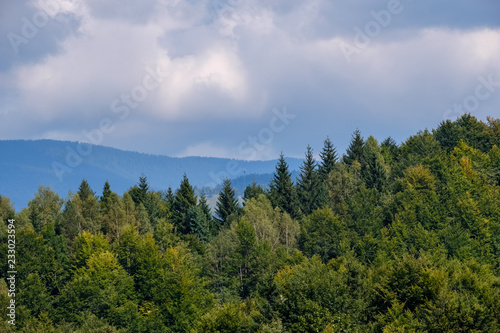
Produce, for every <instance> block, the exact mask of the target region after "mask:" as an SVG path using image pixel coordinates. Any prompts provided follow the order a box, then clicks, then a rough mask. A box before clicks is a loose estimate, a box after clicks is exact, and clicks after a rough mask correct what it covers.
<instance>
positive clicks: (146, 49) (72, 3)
mask: <svg viewBox="0 0 500 333" xmlns="http://www.w3.org/2000/svg"><path fill="white" fill-rule="evenodd" d="M54 1H55V0H54ZM40 3H41V2H35V1H31V2H15V4H14V3H13V2H9V3H6V2H2V5H1V6H2V8H1V9H2V10H1V11H0V13H2V14H0V15H2V16H1V17H0V22H1V23H0V36H2V39H1V41H0V43H2V44H1V45H0V50H2V51H0V52H2V53H1V54H0V55H1V56H2V57H1V58H0V59H2V60H0V133H2V134H1V136H0V139H14V138H23V139H38V138H51V139H61V140H80V141H82V140H87V139H88V138H87V137H86V136H85V133H87V134H88V133H93V132H92V131H94V130H97V129H99V126H100V123H101V122H102V121H103V119H104V120H106V121H107V120H109V121H110V122H111V124H112V130H109V131H107V133H103V135H102V140H101V143H102V144H105V145H110V146H114V147H118V148H123V149H132V150H137V151H144V152H148V153H161V154H168V155H175V156H184V155H190V154H199V155H211V156H223V157H228V156H231V157H235V158H243V159H249V158H251V159H256V158H271V157H276V155H277V154H279V152H280V151H283V152H284V153H285V154H287V155H291V156H301V155H302V154H303V151H304V150H305V147H306V145H307V144H311V145H312V146H313V147H314V148H316V150H317V151H318V150H319V149H320V148H321V145H322V142H323V140H324V138H325V137H326V136H327V135H330V137H331V138H332V139H333V140H334V142H335V143H336V144H337V145H338V147H339V150H340V151H341V152H342V151H343V149H345V147H346V146H347V143H348V141H349V139H350V134H351V133H352V131H353V130H354V129H356V128H359V129H360V130H361V131H362V132H363V134H364V135H365V136H368V135H369V134H374V135H375V136H376V137H377V138H379V139H384V138H385V137H387V136H393V137H395V138H396V139H397V140H403V139H405V138H406V137H408V136H409V135H412V134H414V133H415V132H416V131H417V130H419V129H424V128H426V127H427V128H432V127H435V126H437V125H438V124H439V122H440V121H441V120H443V114H444V113H445V112H446V110H447V109H448V108H450V107H451V106H452V105H453V103H461V102H462V101H463V100H464V98H466V97H467V96H468V95H470V94H471V93H473V92H474V89H475V87H476V85H477V84H478V83H477V82H478V77H479V76H487V75H490V74H491V75H493V78H494V79H495V80H497V81H500V64H499V63H498V59H499V57H500V27H499V23H500V22H499V19H498V18H497V15H495V13H498V12H499V11H498V10H499V9H500V4H499V3H498V2H497V1H493V0H491V1H488V0H483V1H477V2H475V3H474V4H472V3H471V2H470V1H465V0H463V1H453V2H452V1H409V0H401V2H400V5H399V7H398V8H400V11H399V12H398V14H392V15H391V18H390V21H389V22H387V24H386V26H383V24H380V23H378V24H379V31H376V33H375V34H372V36H368V39H369V43H367V45H359V44H356V37H357V36H356V34H357V32H356V30H355V28H356V27H358V28H360V29H361V31H363V33H364V34H365V35H369V33H368V32H366V31H365V28H366V26H367V24H368V25H369V24H370V22H376V19H375V17H374V16H373V14H372V13H371V12H372V11H375V12H377V13H380V11H383V10H387V9H388V3H389V2H388V1H356V2H346V1H326V0H313V1H308V2H303V1H285V0H279V1H273V2H272V3H269V2H265V1H260V0H259V1H257V0H253V1H239V0H231V1H225V2H223V1H221V0H219V1H206V2H190V1H180V0H179V1H176V0H172V1H167V0H165V1H153V0H151V1H141V2H138V1H106V2H102V1H94V0H91V1H84V0H58V4H59V6H60V7H59V10H58V12H57V13H56V14H54V15H52V16H50V19H48V20H47V24H46V25H44V26H43V27H40V29H39V31H38V33H37V34H36V35H35V36H33V37H32V38H30V39H29V42H28V43H26V44H21V45H20V47H19V52H18V53H17V54H16V53H14V52H12V48H11V47H10V41H9V39H8V38H7V36H8V34H9V33H10V32H16V31H17V32H16V33H17V34H22V31H21V29H22V24H23V23H22V18H23V17H26V18H28V19H29V18H31V19H33V15H34V14H35V13H37V12H39V11H40V10H41V9H40V8H41V7H40ZM6 13H8V14H6ZM372 25H373V24H372ZM359 38H360V37H359V36H358V41H359V40H360V39H359ZM364 38H365V39H366V37H364ZM361 39H363V37H361ZM342 43H344V45H347V44H348V45H351V46H353V47H355V48H356V52H354V53H352V54H351V56H350V57H349V58H350V60H351V61H350V62H349V61H347V59H346V57H345V54H344V53H345V52H344V53H343V52H342V49H341V47H340V45H343V44H342ZM499 103H500V88H498V91H495V92H494V93H492V94H491V96H490V97H489V98H488V99H487V100H484V101H481V105H480V106H479V107H478V108H476V109H474V110H473V112H472V113H473V114H474V115H476V116H478V117H482V118H484V117H485V116H486V115H488V114H490V115H493V116H497V117H498V105H499ZM283 107H286V108H287V110H288V111H289V112H290V113H292V114H294V115H295V118H294V119H293V120H291V121H290V122H289V124H287V125H286V127H285V128H284V129H283V130H280V131H279V132H276V131H275V132H273V131H271V132H269V128H270V122H271V121H272V119H273V117H275V114H274V113H273V109H275V108H276V109H278V110H280V109H282V108H283ZM266 133H267V134H266ZM269 133H271V134H272V140H267V139H266V136H265V135H269ZM259 134H261V139H260V141H257V143H256V146H255V147H259V149H256V150H255V151H256V153H255V154H245V153H244V152H245V151H246V152H248V148H249V147H250V146H251V144H250V141H252V138H257V139H259ZM263 138H264V139H263ZM262 141H265V143H264V142H262ZM267 141H269V142H267ZM242 147H243V148H242ZM244 148H247V149H246V150H245V149H244ZM260 148H261V149H260ZM250 155H251V156H250Z"/></svg>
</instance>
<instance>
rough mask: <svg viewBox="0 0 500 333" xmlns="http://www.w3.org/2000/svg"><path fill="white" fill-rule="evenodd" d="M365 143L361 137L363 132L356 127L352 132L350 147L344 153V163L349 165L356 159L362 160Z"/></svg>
mask: <svg viewBox="0 0 500 333" xmlns="http://www.w3.org/2000/svg"><path fill="white" fill-rule="evenodd" d="M364 145H365V142H364V141H363V138H362V137H361V132H360V131H359V130H358V129H356V130H355V131H354V133H353V134H352V140H351V143H350V144H349V148H347V152H346V155H344V158H343V160H344V163H345V164H347V165H351V164H352V163H353V162H354V161H358V162H361V159H362V156H363V147H364Z"/></svg>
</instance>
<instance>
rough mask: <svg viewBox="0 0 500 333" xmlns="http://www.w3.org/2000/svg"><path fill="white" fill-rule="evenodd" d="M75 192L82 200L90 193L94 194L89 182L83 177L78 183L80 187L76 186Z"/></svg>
mask: <svg viewBox="0 0 500 333" xmlns="http://www.w3.org/2000/svg"><path fill="white" fill-rule="evenodd" d="M77 193H78V195H79V196H80V199H82V200H85V199H87V197H88V196H90V195H92V196H95V192H94V191H92V189H91V188H90V185H89V183H88V182H87V181H86V180H85V179H83V180H82V182H81V183H80V187H78V192H77Z"/></svg>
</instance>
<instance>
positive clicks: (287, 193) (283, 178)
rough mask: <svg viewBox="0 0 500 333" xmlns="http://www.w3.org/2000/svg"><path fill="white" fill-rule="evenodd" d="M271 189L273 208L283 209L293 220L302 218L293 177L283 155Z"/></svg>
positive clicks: (277, 166)
mask: <svg viewBox="0 0 500 333" xmlns="http://www.w3.org/2000/svg"><path fill="white" fill-rule="evenodd" d="M269 188H270V193H269V194H270V199H271V202H272V204H273V206H275V207H279V208H281V209H282V210H283V211H284V212H287V213H288V214H290V216H292V217H293V218H298V217H300V215H301V211H300V203H299V200H298V197H297V192H296V190H295V187H294V186H293V182H292V175H291V173H290V172H289V171H288V163H286V161H285V157H284V156H283V153H281V155H280V159H279V161H278V164H277V165H276V173H275V174H274V177H273V179H272V180H271V184H270V186H269Z"/></svg>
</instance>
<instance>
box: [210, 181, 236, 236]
mask: <svg viewBox="0 0 500 333" xmlns="http://www.w3.org/2000/svg"><path fill="white" fill-rule="evenodd" d="M238 211H239V206H238V200H236V192H235V190H234V189H233V187H232V186H231V181H230V180H229V179H227V178H226V179H224V182H223V183H222V190H221V191H220V193H219V199H218V200H217V205H216V209H215V213H216V215H217V219H218V220H219V222H220V223H221V225H223V226H225V225H227V224H228V222H230V221H229V220H228V218H229V216H230V215H232V214H237V213H238Z"/></svg>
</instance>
